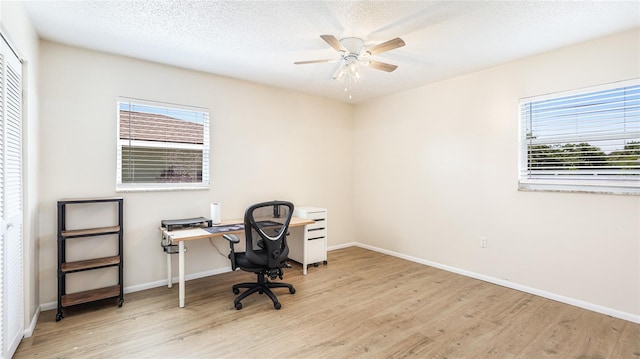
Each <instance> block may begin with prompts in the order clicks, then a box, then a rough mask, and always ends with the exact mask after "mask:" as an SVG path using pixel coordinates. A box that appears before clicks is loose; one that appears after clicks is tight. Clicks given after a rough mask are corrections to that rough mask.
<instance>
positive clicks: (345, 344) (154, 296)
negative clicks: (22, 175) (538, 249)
mask: <svg viewBox="0 0 640 359" xmlns="http://www.w3.org/2000/svg"><path fill="white" fill-rule="evenodd" d="M253 279H255V277H254V276H252V275H251V274H249V273H245V272H241V271H236V272H233V273H225V274H221V275H216V276H212V277H207V278H201V279H197V280H192V281H188V282H187V285H186V292H187V294H186V307H185V308H178V286H177V285H174V287H173V288H171V289H168V288H166V287H160V288H154V289H149V290H145V291H140V292H135V293H130V294H126V295H125V301H124V305H123V306H122V308H118V307H117V304H116V299H109V300H105V301H102V302H97V303H90V304H83V305H80V306H77V307H71V308H69V309H67V310H66V316H65V318H64V319H62V321H60V322H55V310H51V311H46V312H42V313H41V315H40V318H39V321H38V324H37V326H36V328H35V331H34V333H33V336H32V337H30V338H25V339H24V340H23V341H22V343H21V344H20V346H19V347H18V350H17V352H16V354H15V356H14V358H16V359H19V358H331V359H339V358H354V357H362V358H402V357H415V358H580V359H596V358H613V359H616V358H640V325H638V324H635V323H631V322H628V321H624V320H621V319H616V318H611V317H608V316H606V315H602V314H598V313H594V312H590V311H587V310H584V309H580V308H576V307H573V306H570V305H566V304H562V303H558V302H555V301H552V300H549V299H545V298H541V297H537V296H534V295H531V294H527V293H523V292H519V291H516V290H512V289H508V288H504V287H500V286H497V285H493V284H489V283H486V282H482V281H479V280H475V279H471V278H467V277H464V276H461V275H457V274H453V273H449V272H446V271H442V270H439V269H436V268H432V267H428V266H424V265H421V264H417V263H413V262H409V261H405V260H402V259H399V258H395V257H391V256H387V255H384V254H380V253H377V252H372V251H369V250H366V249H362V248H357V247H350V248H346V249H341V250H336V251H331V252H329V264H328V265H327V266H322V265H321V266H319V267H317V268H315V267H311V268H310V269H309V274H308V275H307V276H303V275H302V271H301V269H300V266H296V265H295V264H294V268H293V269H289V270H287V271H286V273H285V282H288V283H291V284H293V285H294V286H295V287H296V293H295V294H294V295H290V294H288V291H287V290H286V289H280V290H278V289H276V294H277V295H278V298H279V300H280V302H281V303H282V309H281V310H275V309H274V308H273V304H272V303H271V301H270V300H269V299H268V298H267V297H266V296H265V295H258V294H254V295H252V296H250V297H248V298H247V299H245V300H244V301H243V305H244V307H243V308H242V310H239V311H237V310H235V309H234V307H233V299H234V297H235V296H234V295H233V293H232V291H231V286H232V284H234V283H238V282H245V281H251V280H253Z"/></svg>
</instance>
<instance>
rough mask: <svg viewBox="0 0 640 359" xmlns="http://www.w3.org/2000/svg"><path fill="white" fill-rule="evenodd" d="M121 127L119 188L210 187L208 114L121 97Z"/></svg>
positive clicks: (119, 115)
mask: <svg viewBox="0 0 640 359" xmlns="http://www.w3.org/2000/svg"><path fill="white" fill-rule="evenodd" d="M117 123H118V148H117V151H118V155H117V161H118V162H117V166H116V167H117V179H116V189H117V190H120V191H127V190H172V189H202V188H208V186H209V112H208V110H206V109H202V108H194V107H187V106H180V105H173V104H165V103H159V102H152V101H143V100H135V99H125V98H120V99H119V100H118V119H117Z"/></svg>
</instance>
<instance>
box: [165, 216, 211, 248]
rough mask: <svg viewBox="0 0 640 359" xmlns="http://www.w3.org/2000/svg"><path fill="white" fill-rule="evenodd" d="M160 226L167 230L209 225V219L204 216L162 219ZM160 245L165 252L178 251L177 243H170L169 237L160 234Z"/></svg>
mask: <svg viewBox="0 0 640 359" xmlns="http://www.w3.org/2000/svg"><path fill="white" fill-rule="evenodd" d="M160 226H162V228H166V230H167V231H173V230H176V229H185V228H198V227H211V220H210V219H206V218H204V217H196V218H184V219H163V220H162V221H160ZM160 246H161V247H162V249H163V250H164V251H165V252H166V253H167V254H176V253H178V245H177V244H171V239H170V238H168V237H165V236H162V240H161V241H160Z"/></svg>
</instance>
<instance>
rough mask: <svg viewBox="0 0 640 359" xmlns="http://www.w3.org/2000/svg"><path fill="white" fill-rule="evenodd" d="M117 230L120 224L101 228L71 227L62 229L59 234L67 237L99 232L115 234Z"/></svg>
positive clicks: (91, 234)
mask: <svg viewBox="0 0 640 359" xmlns="http://www.w3.org/2000/svg"><path fill="white" fill-rule="evenodd" d="M119 231H120V226H113V227H101V228H87V229H72V230H68V231H62V232H60V235H61V236H62V237H64V238H68V237H77V236H93V235H99V234H117V233H118V232H119Z"/></svg>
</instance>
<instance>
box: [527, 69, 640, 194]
mask: <svg viewBox="0 0 640 359" xmlns="http://www.w3.org/2000/svg"><path fill="white" fill-rule="evenodd" d="M520 121H521V123H520V143H521V146H520V176H519V187H520V189H532V190H551V191H584V192H605V193H622V194H640V81H638V80H633V81H626V82H623V83H616V84H610V85H606V86H600V87H597V88H589V89H583V90H581V91H577V92H573V93H561V94H554V95H548V96H541V97H536V98H529V99H524V100H521V101H520Z"/></svg>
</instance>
